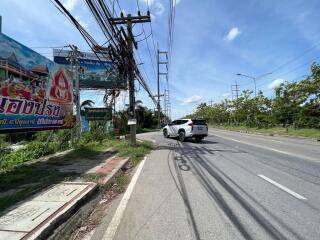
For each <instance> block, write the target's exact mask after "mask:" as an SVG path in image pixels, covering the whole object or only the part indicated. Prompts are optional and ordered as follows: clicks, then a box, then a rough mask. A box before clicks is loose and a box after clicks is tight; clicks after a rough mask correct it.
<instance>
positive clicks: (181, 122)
mask: <svg viewBox="0 0 320 240" xmlns="http://www.w3.org/2000/svg"><path fill="white" fill-rule="evenodd" d="M187 122H188V120H180V121H179V124H185V123H187Z"/></svg>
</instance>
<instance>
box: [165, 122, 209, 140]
mask: <svg viewBox="0 0 320 240" xmlns="http://www.w3.org/2000/svg"><path fill="white" fill-rule="evenodd" d="M163 136H164V137H166V138H168V137H179V140H180V141H184V140H185V139H186V138H192V137H194V138H195V139H196V141H197V142H201V140H202V139H203V138H204V137H206V136H208V125H207V123H206V122H205V121H204V120H197V119H178V120H174V121H173V122H171V123H169V124H167V125H166V126H165V127H164V128H163Z"/></svg>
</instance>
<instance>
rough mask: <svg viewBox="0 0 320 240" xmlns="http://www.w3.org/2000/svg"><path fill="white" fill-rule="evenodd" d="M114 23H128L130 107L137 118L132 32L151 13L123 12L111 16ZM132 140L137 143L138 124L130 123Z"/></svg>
mask: <svg viewBox="0 0 320 240" xmlns="http://www.w3.org/2000/svg"><path fill="white" fill-rule="evenodd" d="M109 20H110V21H111V23H112V24H114V25H116V24H126V25H127V33H128V38H127V44H128V55H129V56H128V60H129V61H128V62H129V66H128V70H129V105H130V106H129V108H130V113H129V115H130V118H131V120H134V119H135V117H136V116H135V115H136V114H135V96H134V79H135V74H134V66H133V44H134V45H135V47H136V48H137V43H136V42H135V40H134V36H133V33H132V24H135V23H143V22H150V21H151V19H150V13H149V11H148V15H147V16H141V15H140V12H138V16H131V14H128V15H127V17H124V16H123V14H121V17H117V18H110V19H109ZM130 140H131V144H132V145H136V124H132V123H131V124H130Z"/></svg>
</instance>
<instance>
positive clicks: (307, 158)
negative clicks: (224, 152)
mask: <svg viewBox="0 0 320 240" xmlns="http://www.w3.org/2000/svg"><path fill="white" fill-rule="evenodd" d="M216 135H217V136H218V137H220V138H224V139H227V140H231V141H234V142H239V143H242V144H247V145H251V146H254V147H258V148H263V149H267V150H270V151H273V152H277V153H281V154H285V155H289V156H293V157H298V158H302V159H306V160H310V161H319V160H317V159H314V158H310V157H306V156H302V155H299V154H296V153H289V152H285V151H281V150H278V149H274V148H270V147H264V146H261V145H257V144H253V143H250V142H245V141H240V140H237V139H234V138H230V137H225V136H221V135H218V134H216Z"/></svg>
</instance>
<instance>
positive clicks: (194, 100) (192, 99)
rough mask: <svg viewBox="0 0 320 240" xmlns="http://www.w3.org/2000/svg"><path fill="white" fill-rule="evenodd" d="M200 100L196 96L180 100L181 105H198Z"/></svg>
mask: <svg viewBox="0 0 320 240" xmlns="http://www.w3.org/2000/svg"><path fill="white" fill-rule="evenodd" d="M201 100H202V97H200V96H198V95H192V96H191V97H188V98H184V99H180V101H181V105H187V104H192V103H199V102H200V101H201Z"/></svg>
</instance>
